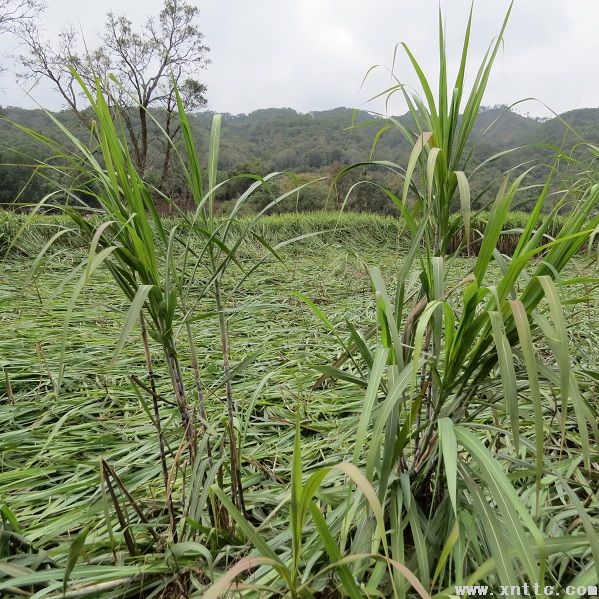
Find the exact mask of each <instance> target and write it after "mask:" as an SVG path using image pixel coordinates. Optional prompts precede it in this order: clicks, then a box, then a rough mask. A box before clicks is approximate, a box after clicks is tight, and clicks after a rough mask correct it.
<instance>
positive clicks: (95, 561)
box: [0, 244, 599, 597]
mask: <svg viewBox="0 0 599 599" xmlns="http://www.w3.org/2000/svg"><path fill="white" fill-rule="evenodd" d="M354 249H357V250H358V252H359V253H360V254H361V255H362V256H363V257H364V258H365V259H366V261H371V260H374V259H375V257H376V260H377V263H379V264H381V265H382V267H383V272H384V273H385V274H387V275H392V274H393V273H394V272H395V271H396V270H397V268H398V264H397V257H396V255H395V254H393V253H391V252H381V251H380V250H379V251H378V252H376V254H375V253H374V251H373V250H372V248H371V246H367V247H365V248H356V247H355V246H353V245H352V246H350V245H345V244H343V245H338V246H337V247H334V246H328V247H327V246H326V245H324V244H323V245H321V246H319V247H317V246H315V245H314V246H311V247H310V248H309V251H305V252H304V254H303V255H300V256H298V255H297V254H293V255H291V254H290V255H289V256H288V260H286V264H287V266H283V265H281V264H279V263H276V262H272V263H270V264H269V266H268V268H263V269H260V270H258V271H256V272H255V273H254V274H253V275H252V277H250V279H248V281H247V282H246V284H245V285H244V287H243V288H242V289H241V290H240V291H238V292H237V295H236V302H237V303H236V304H235V305H229V306H227V308H228V309H229V310H230V316H229V318H230V321H231V331H232V333H233V343H232V349H233V353H232V356H231V358H232V364H233V366H235V365H238V364H240V363H241V362H242V361H243V360H244V359H245V358H246V357H247V356H251V355H254V357H253V360H252V361H251V363H248V364H247V365H246V367H245V368H244V370H243V372H241V373H239V374H237V375H236V376H235V377H234V381H233V384H234V389H235V393H236V396H237V397H238V398H239V406H240V411H239V422H238V423H237V427H238V429H239V430H240V431H241V448H240V450H241V454H242V468H243V482H244V487H245V489H246V503H247V505H248V508H249V511H250V513H251V514H252V518H253V520H254V521H255V524H256V525H257V526H259V530H260V531H261V534H263V535H264V537H265V538H266V539H268V542H269V544H271V546H272V547H273V548H278V551H280V552H281V553H282V555H284V554H285V551H286V547H287V545H288V537H287V534H288V533H287V532H286V531H287V526H288V521H287V508H286V507H284V508H283V509H281V507H280V504H281V502H283V501H284V499H285V496H286V495H287V493H288V489H289V485H290V482H291V470H292V468H291V464H292V453H293V438H294V425H295V417H296V412H297V410H298V408H299V412H300V434H301V443H302V458H303V466H304V469H305V471H310V469H311V468H313V467H314V466H316V465H322V464H331V465H332V464H334V463H338V462H340V461H343V460H351V456H352V451H353V444H354V441H355V436H356V429H355V427H356V422H357V420H358V418H359V416H360V413H361V411H362V409H363V396H364V395H363V391H362V390H360V389H357V388H356V387H354V386H352V385H347V384H345V383H343V382H340V383H336V384H335V385H332V386H331V385H330V386H327V387H325V388H324V389H322V390H319V391H314V390H313V389H312V385H313V382H314V380H315V378H316V374H315V373H314V371H313V370H311V368H310V364H312V363H316V364H326V363H329V362H330V361H331V358H332V357H333V356H334V354H335V352H336V350H337V344H336V341H335V340H334V339H332V338H331V336H330V335H329V334H328V333H327V331H326V329H324V327H323V326H322V325H321V324H320V323H319V322H318V320H317V319H316V318H315V317H314V316H313V315H312V314H311V313H310V312H309V311H308V310H307V309H306V308H305V306H304V305H303V304H302V303H301V302H299V301H298V300H297V299H296V296H295V295H294V292H295V291H303V292H304V293H305V294H306V295H307V296H308V297H309V298H310V299H311V300H312V301H313V302H314V303H315V304H316V305H318V306H321V307H322V308H323V309H325V310H326V313H327V315H328V316H329V318H331V320H332V321H333V322H335V323H336V324H338V323H343V320H344V319H345V318H348V319H350V320H351V319H354V318H355V319H359V320H360V321H361V322H372V321H374V319H375V313H374V309H373V305H372V302H371V291H370V281H369V279H368V276H367V273H366V271H365V269H364V268H363V266H362V265H361V263H360V262H359V260H357V259H356V258H355V257H354V255H353V250H354ZM82 257H83V254H78V253H77V252H69V253H63V254H62V255H61V257H60V259H54V260H52V261H50V262H49V263H48V264H46V266H45V269H44V271H43V275H42V276H41V278H40V279H39V280H38V282H37V292H36V291H35V289H31V290H30V292H29V293H26V294H24V293H23V292H22V287H21V284H22V283H23V282H24V281H25V280H26V278H27V274H28V271H29V270H30V268H31V266H32V260H31V259H30V258H27V257H20V258H18V259H15V260H12V261H9V262H6V263H5V265H4V266H5V268H4V272H3V274H2V280H1V284H0V314H2V316H1V317H0V318H1V324H0V360H1V366H2V368H3V369H4V371H5V374H6V376H5V378H4V380H3V381H0V430H1V431H2V432H1V433H0V455H1V456H2V458H1V462H0V502H1V503H2V510H3V512H2V519H3V522H4V530H5V534H4V536H3V543H4V546H3V551H4V553H3V559H4V560H5V561H4V562H2V563H0V585H2V584H4V585H5V586H4V587H3V588H4V591H3V592H9V588H8V587H10V586H11V584H10V580H11V579H13V580H14V579H18V578H19V576H20V575H21V576H25V575H29V576H31V575H30V574H27V572H28V570H33V569H35V570H37V572H36V573H35V575H36V576H37V578H35V577H33V578H32V579H31V584H30V585H29V587H25V588H28V589H29V592H30V594H33V593H34V592H35V591H36V590H41V589H45V590H46V591H51V592H52V594H51V595H50V596H55V595H56V596H60V593H59V591H60V588H61V586H62V577H61V576H62V575H61V573H64V570H62V569H61V568H65V567H66V565H67V563H68V561H69V554H70V551H71V547H72V546H73V543H74V541H75V539H76V538H77V535H78V534H79V533H80V532H81V531H82V530H89V534H87V538H86V539H85V543H84V547H83V553H82V556H81V558H80V560H79V564H80V565H78V566H77V567H76V568H75V569H74V570H73V572H72V573H71V575H70V578H71V580H72V583H74V584H75V587H74V588H75V589H76V588H78V587H77V585H101V584H105V585H106V586H104V587H98V588H97V589H96V591H97V592H96V591H94V587H93V586H92V587H88V588H86V589H85V591H86V592H89V593H91V594H92V595H93V593H94V592H95V596H101V597H123V596H138V594H139V589H141V588H143V589H144V593H147V596H150V595H151V593H152V591H157V592H158V591H160V589H163V588H164V585H165V584H166V583H165V579H166V581H168V580H169V579H170V578H174V576H175V575H174V574H173V572H176V571H177V567H180V568H189V569H190V571H191V573H192V574H191V575H192V576H194V577H195V579H196V587H197V588H204V587H205V586H206V585H207V584H208V582H210V581H213V580H216V579H218V578H219V577H220V576H221V574H222V573H223V572H224V571H226V570H227V569H228V568H230V567H231V565H232V564H233V563H235V562H236V561H237V560H238V559H239V558H241V557H243V556H245V555H248V554H249V555H251V551H250V549H249V547H248V545H247V543H246V541H245V540H244V539H243V538H238V537H236V536H233V537H231V538H230V539H229V540H228V542H227V543H226V544H225V545H222V546H219V545H215V544H213V545H210V544H208V545H207V546H204V545H200V544H197V543H196V544H195V545H194V546H193V547H191V546H177V545H171V546H170V547H169V549H168V554H165V553H160V552H155V553H145V552H144V546H147V547H149V546H150V544H151V542H152V539H151V531H150V529H149V526H148V525H147V524H146V523H144V522H143V521H142V520H141V519H140V518H139V517H137V516H136V514H134V513H133V512H132V510H131V509H129V514H128V516H127V517H128V519H129V530H130V531H131V534H132V536H133V538H134V539H135V544H136V547H137V551H138V555H137V556H135V557H128V555H127V551H126V549H127V548H126V540H125V538H124V535H123V532H122V530H121V529H120V527H119V523H118V522H117V521H116V516H115V514H114V509H113V506H112V502H111V501H110V498H109V497H108V496H107V491H106V488H105V487H104V486H103V485H102V484H101V462H100V460H104V461H105V462H107V463H108V464H110V466H111V467H112V468H113V469H114V471H115V472H116V474H117V475H118V477H119V478H120V480H121V481H122V482H123V485H124V486H125V487H126V489H127V490H128V492H129V493H130V494H131V496H132V498H133V499H134V501H135V502H136V503H137V505H138V506H139V507H140V508H141V510H142V512H143V513H144V514H145V515H146V516H147V517H148V519H150V520H151V522H152V526H155V527H160V526H161V525H162V524H163V525H166V520H165V516H164V515H163V507H164V498H163V496H162V495H161V482H162V481H161V473H160V464H159V461H158V457H157V456H158V454H159V448H158V441H157V439H156V432H155V429H154V427H153V426H152V424H151V420H150V418H149V417H148V406H146V405H145V403H144V401H143V400H142V398H141V397H140V395H139V394H138V393H136V391H135V386H134V385H133V384H132V383H131V380H130V378H129V377H130V376H131V375H132V374H134V375H138V376H139V377H143V376H144V373H145V364H144V358H143V352H142V351H141V350H140V347H139V343H138V342H137V338H136V335H137V334H138V332H137V333H134V334H133V335H132V337H131V339H130V342H129V343H128V344H127V345H126V346H125V347H124V349H123V352H122V353H121V355H120V357H119V360H118V362H117V363H116V365H115V366H114V368H112V369H109V368H108V361H109V359H110V355H111V353H112V350H113V348H114V345H115V343H116V339H117V338H118V334H119V330H120V327H121V324H122V322H123V320H124V318H125V314H126V310H127V308H128V306H127V304H126V302H124V301H123V299H122V296H121V295H120V294H119V293H118V292H117V291H116V290H115V289H114V287H113V286H112V285H111V284H110V282H109V281H110V279H109V277H108V275H107V274H106V273H104V272H102V271H99V272H98V274H97V276H96V277H95V278H94V279H93V280H92V282H91V284H90V286H89V287H88V289H87V290H86V292H85V296H84V297H82V298H80V300H79V301H78V303H77V307H76V310H75V313H74V315H73V317H72V322H71V327H70V332H69V335H68V346H67V355H68V356H69V359H68V364H67V368H66V371H65V375H64V388H63V390H62V391H61V393H60V395H59V399H58V400H57V399H56V397H55V395H54V394H53V385H54V382H53V377H55V373H56V372H57V370H58V368H59V354H60V345H61V335H62V331H61V325H62V319H63V318H64V313H65V305H66V304H68V301H69V297H70V291H71V286H72V284H70V283H67V284H66V285H65V286H64V287H63V288H62V290H61V291H60V292H58V293H56V290H57V289H60V288H61V285H62V284H63V283H64V281H65V278H66V277H68V275H69V273H70V272H71V269H72V267H73V266H74V265H75V264H77V263H78V262H79V260H80V259H81V258H82ZM460 264H461V267H460V268H464V270H465V269H466V268H467V266H468V264H469V263H468V261H467V260H463V261H461V262H460ZM460 268H456V269H454V271H453V272H452V273H451V274H450V279H453V280H455V281H458V280H460V279H461V277H462V276H463V272H464V271H462V270H460ZM584 268H586V263H584V262H579V263H578V264H577V265H576V264H575V266H574V270H575V271H576V269H584ZM584 272H586V271H584ZM572 274H576V273H575V272H574V273H572ZM587 274H588V272H587ZM581 291H584V289H583V288H580V289H578V290H577V292H576V295H580V294H581V293H580V292H581ZM237 308H243V310H240V311H237V310H236V309H237ZM200 309H201V307H200ZM597 318H598V315H597V295H596V291H593V293H592V294H591V295H590V296H589V297H588V300H587V302H585V303H583V304H581V305H578V304H577V305H574V306H572V312H571V313H570V316H569V323H570V335H571V340H572V343H571V346H572V350H573V358H574V360H575V363H576V364H577V369H578V370H579V371H580V372H581V373H583V375H584V380H585V381H587V383H586V384H587V388H586V389H585V391H588V392H589V394H592V393H593V381H595V383H594V385H595V387H594V389H595V391H594V392H595V396H596V394H597V380H598V378H599V375H598V371H599V365H598V364H599V362H598V356H597V347H599V343H598V339H597V333H596V330H597V327H596V322H597ZM574 324H576V325H577V326H576V327H573V326H572V325H574ZM582 324H584V326H581V325H582ZM194 330H195V332H196V334H197V338H198V339H200V344H199V346H198V348H197V349H198V354H199V357H200V359H201V360H202V363H203V364H206V365H207V367H208V368H207V371H206V372H205V373H204V374H205V379H206V385H207V388H208V390H209V392H208V397H207V406H208V411H209V418H208V420H209V422H210V423H213V425H214V426H223V423H222V422H221V421H222V420H223V419H224V417H225V410H224V407H223V397H221V395H220V393H221V392H222V391H221V389H222V385H220V384H219V381H220V380H221V372H220V371H219V369H218V367H217V364H218V361H219V355H218V352H219V351H220V346H219V340H218V330H217V323H216V320H215V319H210V318H209V319H202V320H198V321H196V322H195V323H194ZM154 349H157V348H156V347H154ZM155 355H156V356H158V355H159V354H158V352H157V351H156V352H155ZM182 362H183V363H184V364H187V363H188V360H187V356H184V359H183V360H182ZM210 365H213V366H212V367H211V366H210ZM155 366H156V371H157V372H158V373H159V374H162V375H163V376H161V377H159V378H158V379H157V382H158V391H159V392H160V391H161V390H162V389H164V390H165V392H166V391H167V390H168V383H167V382H166V379H165V377H164V374H165V372H166V368H165V365H164V364H163V363H162V362H161V361H160V360H159V359H157V361H156V364H155ZM184 375H185V382H186V386H188V387H192V386H193V374H192V372H191V371H190V369H185V370H184ZM9 389H10V390H9ZM210 390H213V391H214V392H212V391H210ZM215 392H216V393H215ZM177 418H178V414H177V411H176V408H174V407H172V406H171V407H170V408H169V407H168V406H165V419H164V424H165V431H166V438H167V440H168V445H169V448H170V451H172V452H173V453H175V452H176V449H177V446H178V442H179V440H180V429H179V427H178V423H177ZM523 426H524V425H523ZM526 426H532V422H531V421H530V418H528V417H527V419H526ZM548 434H550V432H549V431H548ZM570 435H571V439H572V443H573V447H572V448H571V449H568V448H563V451H564V452H565V453H564V459H563V461H562V466H563V469H564V472H563V475H564V476H569V474H568V472H569V471H571V472H579V468H580V467H581V464H580V460H581V458H580V456H579V455H578V454H577V451H576V434H575V431H574V430H572V431H571V433H570ZM554 449H555V448H553V447H552V443H549V444H548V450H551V451H553V450H554ZM570 452H571V453H570ZM169 455H170V457H172V454H170V453H169ZM586 475H587V477H588V478H587V480H590V481H592V480H595V481H596V480H597V473H596V472H588V473H586ZM574 482H576V481H574ZM183 484H184V481H183V480H181V479H179V481H178V483H177V486H176V487H175V489H174V490H173V492H174V496H175V502H176V503H177V499H178V498H179V496H180V492H181V490H182V488H183V487H182V485H183ZM345 490H346V484H345V483H344V482H343V478H342V477H341V476H333V477H332V478H331V479H330V480H328V483H327V485H326V487H325V488H323V489H322V491H321V493H320V497H321V499H323V500H327V499H330V500H331V501H332V502H333V503H339V502H341V500H342V497H343V495H344V493H345V492H346V491H345ZM543 509H544V510H546V513H547V520H548V522H549V524H548V528H549V530H550V532H551V534H552V536H554V537H555V538H556V539H558V540H559V538H560V536H563V535H567V534H578V532H579V529H580V528H581V525H580V523H577V522H576V514H575V513H572V512H571V511H570V512H567V511H566V512H564V510H563V509H562V508H561V507H560V506H545V507H544V508H543ZM278 510H280V511H278ZM589 513H590V514H592V513H593V511H592V509H591V506H590V507H589ZM191 520H192V521H193V517H192V518H191ZM161 523H162V524H161ZM158 532H160V530H159V531H158ZM214 541H216V539H215V540H214ZM221 542H222V540H221ZM557 542H558V541H556V543H557ZM165 551H166V549H165ZM586 551H587V550H586V549H581V554H580V556H579V557H580V559H581V560H582V559H583V558H584V557H585V552H586ZM10 555H12V556H13V557H9V556H10ZM173 563H174V564H178V566H177V567H174V568H173V566H172V564H173ZM169 564H170V565H169ZM53 577H54V579H55V580H54V579H53ZM103 577H104V578H103ZM268 579H269V576H268V574H264V573H263V577H262V581H263V582H264V581H268ZM52 580H54V582H51V581H52ZM41 581H43V582H41ZM49 581H50V582H49ZM6 585H7V586H6ZM69 588H70V589H71V591H72V589H73V587H69ZM80 588H82V587H80ZM21 589H23V586H21ZM52 589H54V591H52ZM72 592H76V591H72ZM9 596H10V595H9ZM72 596H77V595H72Z"/></svg>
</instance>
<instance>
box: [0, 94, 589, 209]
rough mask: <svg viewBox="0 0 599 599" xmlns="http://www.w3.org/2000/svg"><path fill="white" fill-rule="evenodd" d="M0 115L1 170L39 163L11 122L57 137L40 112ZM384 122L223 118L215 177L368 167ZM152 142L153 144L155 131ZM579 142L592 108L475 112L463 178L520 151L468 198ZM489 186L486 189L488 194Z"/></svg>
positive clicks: (385, 144) (257, 115)
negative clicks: (535, 113)
mask: <svg viewBox="0 0 599 599" xmlns="http://www.w3.org/2000/svg"><path fill="white" fill-rule="evenodd" d="M0 111H1V113H2V114H3V116H4V119H3V120H0V162H1V163H13V164H14V163H20V164H25V163H27V162H30V161H31V159H44V158H46V157H47V154H48V153H47V152H46V151H45V150H44V149H43V148H42V147H41V146H40V144H37V143H34V142H32V141H31V139H30V138H29V137H28V136H27V135H25V134H24V133H22V132H21V131H19V130H18V129H17V128H16V127H15V126H14V125H13V124H11V121H12V122H13V123H17V124H20V125H24V126H27V127H31V128H33V129H35V130H37V131H40V132H42V133H43V134H45V135H48V136H51V137H56V138H60V137H61V136H60V134H59V132H58V131H57V129H56V127H55V125H53V124H52V123H51V121H50V119H49V118H48V117H47V115H45V114H44V113H43V111H41V110H25V109H22V108H14V107H6V108H4V109H0ZM55 116H56V117H57V118H58V119H59V120H60V121H61V122H62V123H64V124H65V125H67V126H68V127H69V128H71V129H72V130H74V131H76V132H77V134H78V135H80V136H81V137H82V138H85V137H86V132H85V130H84V128H83V127H82V125H81V124H80V123H79V121H78V120H77V118H76V116H75V115H74V114H73V113H72V112H70V111H63V112H58V113H55ZM212 116H213V113H211V112H200V113H198V114H195V115H193V116H192V118H191V124H192V129H193V132H194V135H195V137H196V139H197V142H198V146H199V147H200V148H205V147H206V144H207V140H208V136H209V131H210V125H211V121H212ZM397 118H398V119H399V120H400V121H401V122H402V123H403V124H405V125H406V126H408V127H409V126H410V124H411V123H412V120H411V117H410V116H409V115H403V116H400V117H397ZM386 122H387V121H386V120H385V119H382V118H378V119H376V118H373V117H372V116H371V115H369V114H368V113H366V112H361V111H355V110H352V109H350V108H335V109H332V110H324V111H315V112H311V113H307V114H305V113H298V112H296V111H295V110H293V109H291V108H268V109H262V110H256V111H254V112H251V113H249V114H239V115H230V114H225V115H223V126H222V134H221V151H220V160H219V167H220V169H221V170H222V171H223V176H225V173H231V172H247V171H252V172H254V171H255V172H259V174H264V173H265V172H269V171H271V170H290V171H294V172H296V173H316V172H319V173H329V174H330V173H331V172H333V171H335V170H338V169H339V168H340V166H341V165H346V164H351V163H355V162H360V161H365V160H368V159H369V157H370V156H371V150H372V143H373V139H374V137H375V134H376V132H377V130H378V129H380V128H381V127H383V126H384V125H385V124H386ZM569 128H572V129H573V130H575V131H576V133H573V132H572V131H571V130H570V129H569ZM154 136H155V137H156V138H158V137H159V136H158V135H157V132H154ZM581 139H585V140H586V141H590V142H593V143H598V144H599V108H586V109H580V110H572V111H569V112H566V113H564V114H562V115H560V116H559V117H555V118H551V119H548V120H540V119H534V118H530V117H526V116H522V115H520V114H518V113H516V112H513V111H510V110H509V109H507V107H505V106H495V107H490V108H489V107H488V108H483V109H481V111H480V114H479V118H478V120H477V123H476V126H475V127H474V131H473V136H472V139H471V143H472V150H473V157H472V160H471V162H470V163H469V164H468V166H467V169H466V170H467V174H468V170H469V169H470V171H471V170H472V169H473V168H474V167H475V166H476V165H477V164H479V163H480V162H482V161H483V160H485V159H486V158H488V157H489V156H493V155H494V154H497V153H499V152H503V151H505V150H507V149H510V148H516V147H520V146H524V147H525V149H523V150H520V151H518V152H513V153H510V154H507V155H506V156H503V157H502V158H501V160H500V161H498V162H496V163H493V164H492V165H490V166H488V167H485V168H482V169H479V170H478V171H477V172H476V174H475V176H474V177H472V180H471V184H472V187H473V193H477V192H480V191H482V190H484V189H485V188H486V187H487V186H488V184H489V183H490V182H491V181H492V180H493V179H495V178H496V177H498V176H499V175H500V174H501V173H503V172H505V171H507V170H509V169H512V168H517V167H518V165H522V164H523V163H526V164H530V163H533V162H535V161H542V160H543V157H546V156H547V154H548V152H547V150H544V149H543V147H542V146H543V145H546V144H552V145H555V146H560V145H565V147H567V148H570V147H572V146H573V145H575V144H576V143H578V142H579V141H580V140H581ZM410 150H411V148H410V145H409V144H408V143H407V142H406V141H405V139H404V138H403V137H402V135H401V134H400V132H399V131H397V130H391V131H388V132H387V133H385V134H384V135H383V136H381V138H380V139H379V141H378V143H377V146H376V149H375V150H374V153H373V155H372V156H373V158H375V159H384V160H391V161H393V162H396V163H398V164H399V165H401V166H405V165H406V163H407V160H408V157H409V153H410ZM163 152H164V147H163V145H162V144H161V143H159V142H158V141H156V142H155V143H154V144H153V146H152V149H151V164H152V163H153V164H155V165H160V164H161V158H162V156H163ZM156 168H158V166H156ZM15 169H16V170H15ZM19 169H20V170H19ZM30 173H31V169H30V168H29V169H28V167H26V166H20V167H16V166H11V167H7V166H4V167H0V202H2V201H4V202H7V201H11V199H14V197H15V195H16V194H17V193H18V189H17V187H18V185H19V183H23V181H26V180H27V177H28V175H29V174H30ZM536 173H537V175H536V176H537V177H539V178H540V177H541V176H542V170H537V171H536ZM534 177H535V175H533V180H534ZM493 187H494V186H493V185H491V189H493ZM38 188H39V189H36V190H35V192H34V190H33V188H31V189H30V190H29V196H32V195H36V194H39V193H41V192H42V191H41V190H42V189H43V185H42V184H41V183H40V185H38ZM32 199H33V198H32Z"/></svg>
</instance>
